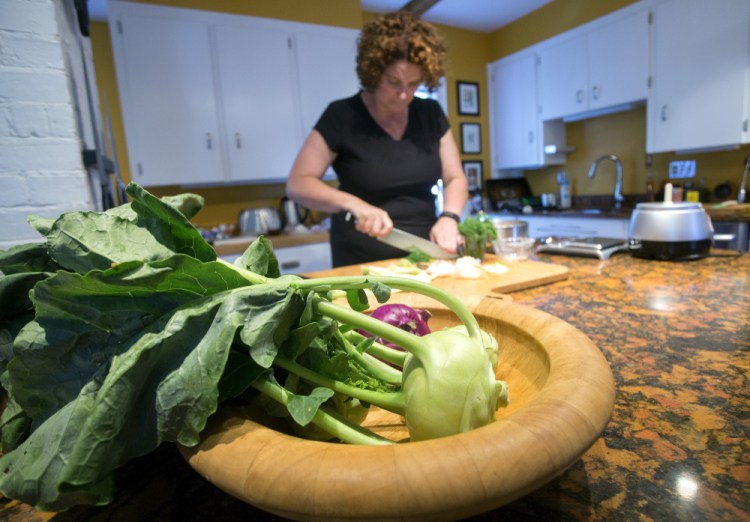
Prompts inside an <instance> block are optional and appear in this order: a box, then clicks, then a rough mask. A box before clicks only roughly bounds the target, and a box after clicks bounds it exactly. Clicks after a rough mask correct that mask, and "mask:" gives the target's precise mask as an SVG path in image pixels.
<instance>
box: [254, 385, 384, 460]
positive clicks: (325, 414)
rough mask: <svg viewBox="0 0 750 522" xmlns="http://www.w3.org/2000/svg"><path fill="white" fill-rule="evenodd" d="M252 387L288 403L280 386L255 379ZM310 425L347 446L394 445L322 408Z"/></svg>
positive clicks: (285, 393) (284, 389)
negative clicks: (345, 443) (347, 444)
mask: <svg viewBox="0 0 750 522" xmlns="http://www.w3.org/2000/svg"><path fill="white" fill-rule="evenodd" d="M252 386H253V388H255V389H256V390H258V391H260V392H262V393H264V394H265V395H267V396H268V397H270V398H271V399H273V400H275V401H276V402H279V403H281V404H283V405H285V406H286V404H287V402H289V392H288V391H287V390H286V388H284V387H283V386H281V385H280V384H277V383H273V382H271V381H269V380H268V379H263V378H261V379H255V381H253V383H252ZM312 423H313V424H315V425H316V426H317V427H319V428H320V429H322V430H323V431H325V432H326V433H328V434H330V435H333V436H334V437H336V438H337V439H341V440H343V441H344V442H348V443H349V444H369V445H375V444H395V443H394V442H393V441H392V440H389V439H386V438H385V437H381V436H380V435H377V434H375V433H373V432H371V431H370V430H368V429H366V428H363V427H362V426H359V425H357V424H354V423H353V422H350V421H348V420H347V419H345V418H344V417H343V416H341V415H339V414H337V413H336V412H333V411H327V410H326V409H325V408H324V407H323V406H321V407H320V408H318V411H317V412H316V413H315V416H314V417H313V419H312Z"/></svg>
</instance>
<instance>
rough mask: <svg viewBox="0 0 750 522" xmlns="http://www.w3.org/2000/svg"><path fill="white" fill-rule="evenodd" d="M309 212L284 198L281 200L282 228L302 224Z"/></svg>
mask: <svg viewBox="0 0 750 522" xmlns="http://www.w3.org/2000/svg"><path fill="white" fill-rule="evenodd" d="M309 215H310V211H309V210H308V209H307V208H305V207H303V206H302V205H300V204H299V203H296V202H295V201H292V200H291V199H289V198H287V197H286V196H284V197H283V198H281V221H282V223H283V226H284V227H287V226H292V227H293V226H295V225H301V224H304V223H305V221H307V218H308V216H309Z"/></svg>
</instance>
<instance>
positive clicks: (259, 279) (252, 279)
mask: <svg viewBox="0 0 750 522" xmlns="http://www.w3.org/2000/svg"><path fill="white" fill-rule="evenodd" d="M216 260H217V261H218V262H219V263H224V264H225V265H227V266H228V267H229V268H231V269H233V270H236V271H237V272H239V273H240V275H242V277H244V278H245V279H247V281H248V282H249V283H252V284H254V285H260V284H263V283H273V282H274V279H273V278H270V277H265V276H262V275H260V274H256V273H255V272H252V271H250V270H248V269H247V268H242V267H240V266H235V265H233V264H232V263H230V262H228V261H224V260H223V259H222V258H220V257H217V258H216Z"/></svg>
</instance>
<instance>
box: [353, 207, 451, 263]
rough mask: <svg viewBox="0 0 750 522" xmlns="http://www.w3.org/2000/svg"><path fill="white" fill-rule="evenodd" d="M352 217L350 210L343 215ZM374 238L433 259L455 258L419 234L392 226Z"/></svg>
mask: <svg viewBox="0 0 750 522" xmlns="http://www.w3.org/2000/svg"><path fill="white" fill-rule="evenodd" d="M353 217H354V216H352V213H351V212H347V213H346V215H345V216H344V220H345V221H351V220H352V218H353ZM376 239H377V240H378V241H382V242H383V243H385V244H386V245H390V246H392V247H396V248H398V249H401V250H405V251H407V252H413V251H415V250H420V251H422V252H424V253H425V254H427V255H428V256H430V257H432V258H434V259H455V258H456V257H457V256H456V254H451V253H450V252H448V251H446V250H443V249H442V248H440V247H439V246H437V245H436V244H435V243H433V242H432V241H429V240H427V239H424V238H422V237H419V236H415V235H414V234H411V233H409V232H406V231H405V230H401V229H399V228H395V227H394V228H392V229H391V231H390V232H389V233H388V234H386V235H385V236H382V237H381V236H378V237H377V238H376Z"/></svg>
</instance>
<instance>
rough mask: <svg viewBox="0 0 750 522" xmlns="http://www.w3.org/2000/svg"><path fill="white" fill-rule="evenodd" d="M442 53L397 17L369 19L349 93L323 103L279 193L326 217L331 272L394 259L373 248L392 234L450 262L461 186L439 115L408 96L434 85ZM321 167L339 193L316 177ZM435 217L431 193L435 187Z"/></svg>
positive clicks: (429, 37)
mask: <svg viewBox="0 0 750 522" xmlns="http://www.w3.org/2000/svg"><path fill="white" fill-rule="evenodd" d="M444 58H445V44H444V42H443V39H442V38H441V37H440V35H438V33H437V32H436V31H435V29H434V27H432V26H431V25H430V24H428V23H426V22H423V21H421V20H418V19H416V18H414V17H413V16H412V15H410V14H408V13H405V12H398V13H394V14H390V15H385V16H381V17H378V18H376V19H374V20H373V21H372V22H370V23H368V24H366V25H365V27H364V29H363V30H362V33H361V35H360V37H359V43H358V50H357V75H358V76H359V81H360V83H361V84H362V91H360V92H359V93H358V94H356V95H354V96H352V97H350V98H346V99H343V100H338V101H335V102H333V103H331V104H330V105H329V106H328V108H327V109H326V110H325V112H324V113H323V115H322V116H321V118H320V120H319V121H318V123H317V124H316V125H315V128H314V129H313V131H312V132H311V133H310V135H309V136H308V137H307V139H306V140H305V143H304V144H303V146H302V149H301V150H300V152H299V154H298V155H297V158H296V160H295V162H294V165H293V166H292V171H291V173H290V175H289V179H288V181H287V185H286V193H287V196H288V197H289V198H290V199H293V200H295V201H297V202H299V203H300V204H302V205H304V206H306V207H308V208H311V209H314V210H319V211H323V212H329V213H331V214H333V215H332V222H331V251H332V257H333V265H334V266H342V265H350V264H357V263H364V262H369V261H374V260H378V259H389V258H395V257H403V256H404V252H403V251H402V250H399V249H396V248H393V247H390V246H388V245H386V244H384V243H382V242H380V241H378V240H377V239H375V238H376V237H378V236H385V235H387V234H388V233H389V232H390V231H391V229H392V228H393V227H394V226H396V227H398V228H400V229H403V230H406V231H407V232H411V233H413V234H416V235H418V236H421V237H424V238H429V239H430V240H432V241H433V242H435V243H437V244H438V245H439V246H440V247H441V248H443V249H445V250H447V251H448V252H451V253H455V252H456V247H457V245H458V241H459V233H458V220H459V217H458V216H459V215H460V213H461V211H462V210H463V207H464V204H465V203H466V199H467V185H466V179H465V177H464V174H463V170H462V167H461V161H460V158H459V154H458V148H457V147H456V143H455V140H454V139H453V134H452V132H451V130H450V125H449V123H448V120H447V118H446V116H445V114H444V113H443V111H442V109H441V108H440V106H439V105H438V104H437V103H436V102H435V101H433V100H423V99H420V98H415V97H414V92H415V91H416V90H417V88H418V87H419V86H420V85H421V84H423V83H424V84H425V85H426V86H427V87H428V88H430V89H435V88H437V86H438V82H439V79H440V77H441V76H442V75H443V68H444V65H443V61H444ZM329 165H332V166H333V169H334V171H335V172H336V174H337V176H338V179H339V188H334V187H331V186H330V185H328V184H326V183H324V182H323V181H322V180H321V178H322V177H323V174H324V172H325V171H326V169H327V168H328V166H329ZM441 178H442V180H443V186H444V209H445V212H444V213H443V214H441V217H439V218H437V219H436V217H435V205H434V202H435V196H434V195H433V194H432V192H431V189H432V187H433V186H434V185H435V183H436V182H437V181H438V180H439V179H441Z"/></svg>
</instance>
